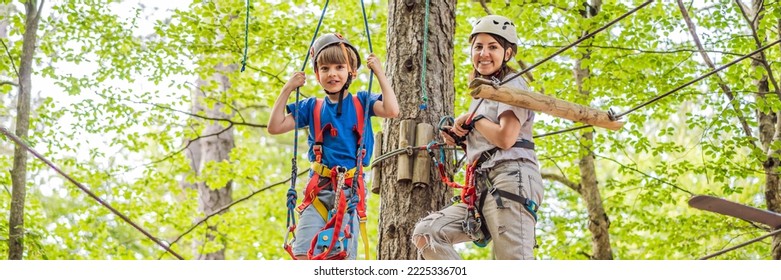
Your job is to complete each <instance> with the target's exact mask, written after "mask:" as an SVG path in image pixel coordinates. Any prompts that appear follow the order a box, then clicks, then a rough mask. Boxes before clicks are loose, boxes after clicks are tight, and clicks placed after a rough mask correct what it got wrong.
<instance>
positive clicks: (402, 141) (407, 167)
mask: <svg viewBox="0 0 781 280" xmlns="http://www.w3.org/2000/svg"><path fill="white" fill-rule="evenodd" d="M413 139H415V120H402V121H401V124H399V149H403V148H406V147H409V146H412V143H413ZM411 156H412V155H410V154H406V153H404V154H400V155H399V156H398V157H396V181H397V182H399V183H409V182H410V180H412V164H411V163H412V161H411Z"/></svg>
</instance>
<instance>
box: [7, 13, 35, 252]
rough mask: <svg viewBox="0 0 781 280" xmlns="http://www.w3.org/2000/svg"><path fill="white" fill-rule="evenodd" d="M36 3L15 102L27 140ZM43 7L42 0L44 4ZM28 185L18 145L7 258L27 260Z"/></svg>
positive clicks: (19, 127) (21, 132)
mask: <svg viewBox="0 0 781 280" xmlns="http://www.w3.org/2000/svg"><path fill="white" fill-rule="evenodd" d="M35 3H36V1H32V0H31V1H27V2H26V3H25V4H24V9H25V11H26V12H27V16H26V18H25V32H24V42H23V43H22V58H21V62H20V63H19V96H18V101H17V103H16V136H18V137H19V138H21V139H24V140H26V139H27V135H28V131H29V129H30V92H31V89H32V81H31V75H32V67H33V55H34V54H35V43H36V40H37V36H36V32H37V31H38V22H39V21H40V17H39V14H40V8H38V10H36V8H37V7H36V4H35ZM41 7H43V1H41ZM26 185H27V150H25V149H24V148H23V147H21V146H19V145H17V146H16V148H15V149H14V165H13V167H12V169H11V186H12V187H11V211H10V212H11V213H10V215H9V218H8V259H9V260H21V259H22V258H23V257H24V201H25V195H26V193H27V190H26Z"/></svg>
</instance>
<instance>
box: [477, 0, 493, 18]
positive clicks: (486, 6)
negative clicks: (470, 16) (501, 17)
mask: <svg viewBox="0 0 781 280" xmlns="http://www.w3.org/2000/svg"><path fill="white" fill-rule="evenodd" d="M480 6H482V7H483V10H485V13H486V14H489V15H493V14H494V13H493V12H491V9H489V8H488V5H487V4H486V3H485V0H480Z"/></svg>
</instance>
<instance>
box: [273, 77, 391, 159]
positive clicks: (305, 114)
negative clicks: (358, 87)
mask: <svg viewBox="0 0 781 280" xmlns="http://www.w3.org/2000/svg"><path fill="white" fill-rule="evenodd" d="M323 99H324V100H323V106H322V108H321V110H322V111H321V112H320V128H321V129H322V128H325V126H326V124H329V123H330V124H331V126H333V127H332V128H331V129H332V130H336V136H332V134H331V132H329V131H323V158H322V164H324V165H326V166H329V167H334V166H337V165H338V166H342V167H345V168H347V169H351V168H353V167H355V160H356V158H355V156H356V155H357V154H356V151H357V150H358V144H359V143H358V138H357V137H358V135H357V134H356V133H355V129H354V127H356V124H357V123H358V118H357V115H356V113H355V105H354V104H353V97H352V94H350V93H348V94H347V97H346V98H345V99H343V100H342V115H341V116H339V117H337V116H336V108H337V106H338V104H339V103H337V102H331V100H329V99H328V98H323ZM358 99H359V100H360V101H361V104H362V106H363V109H364V110H369V118H371V117H372V116H374V110H373V107H374V102H377V100H382V96H381V95H379V94H369V93H368V92H366V91H359V92H358ZM367 99H368V100H369V102H368V103H369V105H368V106H367V105H366V104H367V102H366V100H367ZM315 100H316V98H315V97H310V98H307V99H304V100H302V101H299V103H298V104H299V105H298V117H297V118H296V128H304V127H307V126H308V127H309V137H308V138H307V143H308V144H309V151H308V153H307V156H308V158H309V161H310V162H314V161H315V154H314V153H313V152H312V145H314V144H315V126H314V119H315V117H314V114H313V113H314V107H315ZM294 104H295V103H291V104H288V105H287V112H288V113H291V114H292V113H293V108H294ZM365 114H366V112H365V111H364V115H365ZM293 117H294V118H295V117H296V116H295V115H293ZM364 122H365V124H364V132H363V133H364V134H363V141H364V148H365V149H366V155H365V156H364V157H363V166H368V165H369V160H370V159H371V157H372V152H373V149H374V132H373V131H372V126H371V121H370V120H369V119H367V120H364Z"/></svg>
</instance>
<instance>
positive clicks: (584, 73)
mask: <svg viewBox="0 0 781 280" xmlns="http://www.w3.org/2000/svg"><path fill="white" fill-rule="evenodd" d="M601 2H602V1H591V3H588V2H587V4H588V5H586V6H587V7H591V8H590V9H587V11H588V12H586V13H584V14H583V17H585V18H590V17H594V16H596V13H597V12H598V11H599V10H600V6H601V4H602V3H601ZM583 34H584V35H585V34H586V33H585V32H584V33H583ZM587 59H590V52H589V51H586V53H585V54H583V56H582V57H581V58H579V59H578V60H576V61H575V66H574V68H573V72H574V75H575V83H576V84H577V85H578V92H580V94H582V95H583V96H584V99H585V100H588V97H587V96H588V95H589V94H590V92H589V90H588V89H586V88H584V86H583V81H584V80H586V79H588V77H589V76H590V75H591V74H590V70H589V69H588V68H582V67H581V62H582V61H583V60H587ZM593 140H594V132H593V131H589V132H586V133H583V134H581V140H580V154H581V155H583V157H582V158H581V159H580V162H579V164H578V166H579V168H580V187H581V188H580V189H581V192H580V195H581V196H583V201H584V202H585V203H586V210H587V211H588V229H589V231H590V232H591V235H592V237H591V249H592V251H593V252H592V253H593V255H592V256H591V259H596V260H612V259H613V249H612V247H611V246H610V233H609V231H608V230H609V228H610V220H609V219H608V217H607V214H606V213H605V208H604V207H603V206H602V196H601V195H600V193H599V185H598V182H597V171H596V167H595V164H594V152H593Z"/></svg>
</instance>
